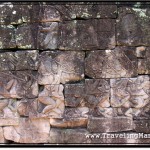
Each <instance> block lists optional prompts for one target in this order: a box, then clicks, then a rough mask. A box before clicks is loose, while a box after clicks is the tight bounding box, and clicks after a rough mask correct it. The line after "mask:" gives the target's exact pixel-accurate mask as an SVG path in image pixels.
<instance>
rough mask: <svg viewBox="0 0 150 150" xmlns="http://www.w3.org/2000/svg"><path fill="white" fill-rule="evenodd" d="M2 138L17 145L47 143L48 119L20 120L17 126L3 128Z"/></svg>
mask: <svg viewBox="0 0 150 150" xmlns="http://www.w3.org/2000/svg"><path fill="white" fill-rule="evenodd" d="M3 129H4V137H5V139H6V140H11V141H14V142H17V143H47V142H48V141H49V132H50V124H49V120H48V119H27V118H22V119H20V123H19V125H18V126H8V127H4V128H3Z"/></svg>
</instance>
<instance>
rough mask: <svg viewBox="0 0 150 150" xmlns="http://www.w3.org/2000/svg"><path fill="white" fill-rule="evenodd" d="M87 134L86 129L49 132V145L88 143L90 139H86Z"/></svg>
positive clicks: (52, 130)
mask: <svg viewBox="0 0 150 150" xmlns="http://www.w3.org/2000/svg"><path fill="white" fill-rule="evenodd" d="M86 134H89V132H88V131H87V130H86V129H55V128H52V129H51V130H50V139H49V143H53V144H54V143H55V144H59V143H60V144H61V143H64V144H67V143H70V144H72V143H76V144H77V143H78V144H79V143H80V144H81V143H83V144H84V143H90V142H91V139H87V138H86Z"/></svg>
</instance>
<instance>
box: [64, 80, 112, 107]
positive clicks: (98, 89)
mask: <svg viewBox="0 0 150 150" xmlns="http://www.w3.org/2000/svg"><path fill="white" fill-rule="evenodd" d="M109 93H110V83H109V80H105V79H86V80H85V84H66V85H65V105H66V106H69V107H77V106H87V107H89V108H95V107H109V106H110V103H109Z"/></svg>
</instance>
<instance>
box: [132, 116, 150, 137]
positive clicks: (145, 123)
mask: <svg viewBox="0 0 150 150" xmlns="http://www.w3.org/2000/svg"><path fill="white" fill-rule="evenodd" d="M134 124H135V128H134V130H135V131H136V132H137V133H148V134H149V132H150V120H145V119H144V120H143V119H142V118H139V119H138V120H134Z"/></svg>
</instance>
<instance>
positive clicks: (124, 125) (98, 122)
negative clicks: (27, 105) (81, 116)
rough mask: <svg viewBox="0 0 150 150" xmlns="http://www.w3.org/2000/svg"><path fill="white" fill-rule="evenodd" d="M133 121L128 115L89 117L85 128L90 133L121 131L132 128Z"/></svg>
mask: <svg viewBox="0 0 150 150" xmlns="http://www.w3.org/2000/svg"><path fill="white" fill-rule="evenodd" d="M133 127H134V126H133V121H132V119H131V118H128V117H112V118H98V117H91V118H89V120H88V124H87V129H88V131H89V132H91V133H93V132H94V133H97V132H101V133H105V132H122V131H130V130H132V129H133Z"/></svg>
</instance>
